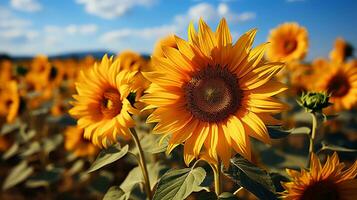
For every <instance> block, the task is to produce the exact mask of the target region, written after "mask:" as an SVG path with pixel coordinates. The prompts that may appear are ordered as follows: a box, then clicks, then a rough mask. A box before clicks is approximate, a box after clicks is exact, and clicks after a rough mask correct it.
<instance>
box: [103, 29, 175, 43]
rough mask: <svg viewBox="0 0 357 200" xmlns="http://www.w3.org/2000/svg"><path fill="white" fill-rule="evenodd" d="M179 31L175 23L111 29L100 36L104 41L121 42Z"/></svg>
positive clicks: (157, 36) (155, 37)
mask: <svg viewBox="0 0 357 200" xmlns="http://www.w3.org/2000/svg"><path fill="white" fill-rule="evenodd" d="M176 31H177V27H176V26H173V25H162V26H157V27H150V28H143V29H129V28H125V29H118V30H114V31H109V32H107V33H105V34H103V35H102V36H101V37H100V39H99V40H100V41H101V42H103V43H113V42H120V41H121V40H123V39H125V38H136V39H144V40H153V39H154V40H156V39H157V38H160V37H164V36H166V35H169V34H173V33H175V32H176Z"/></svg>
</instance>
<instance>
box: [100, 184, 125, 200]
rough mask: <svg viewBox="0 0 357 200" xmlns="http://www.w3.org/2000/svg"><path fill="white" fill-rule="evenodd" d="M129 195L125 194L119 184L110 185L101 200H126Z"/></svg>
mask: <svg viewBox="0 0 357 200" xmlns="http://www.w3.org/2000/svg"><path fill="white" fill-rule="evenodd" d="M127 199H129V195H128V194H126V193H125V192H124V191H123V190H122V189H120V187H119V186H112V187H110V188H109V190H108V191H107V193H105V195H104V197H103V200H127Z"/></svg>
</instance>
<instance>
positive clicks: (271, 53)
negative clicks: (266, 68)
mask: <svg viewBox="0 0 357 200" xmlns="http://www.w3.org/2000/svg"><path fill="white" fill-rule="evenodd" d="M268 41H269V42H270V43H271V46H270V48H269V49H268V50H267V59H268V60H270V61H284V62H291V61H295V60H302V59H303V58H304V57H305V55H306V53H307V50H308V45H309V44H308V43H309V42H308V35H307V31H306V29H305V28H304V27H301V26H299V24H297V23H284V24H282V25H280V26H279V27H277V28H275V29H273V30H272V31H271V32H270V36H269V38H268Z"/></svg>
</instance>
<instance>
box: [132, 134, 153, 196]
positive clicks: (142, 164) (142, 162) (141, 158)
mask: <svg viewBox="0 0 357 200" xmlns="http://www.w3.org/2000/svg"><path fill="white" fill-rule="evenodd" d="M130 132H131V136H132V137H133V140H134V142H135V145H136V147H137V148H138V150H139V160H138V161H139V165H140V167H141V171H142V173H143V176H144V181H145V192H146V195H147V197H148V198H149V200H151V199H152V193H151V187H150V180H149V173H148V169H147V167H146V161H145V155H144V151H143V148H142V147H141V144H140V140H139V137H138V134H137V133H136V130H135V129H134V128H132V129H130Z"/></svg>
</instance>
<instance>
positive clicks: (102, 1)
mask: <svg viewBox="0 0 357 200" xmlns="http://www.w3.org/2000/svg"><path fill="white" fill-rule="evenodd" d="M76 2H77V3H79V4H83V5H84V7H85V10H86V12H88V13H89V14H92V15H96V16H99V17H101V18H104V19H114V18H117V17H120V16H123V15H125V14H127V13H128V12H129V11H130V10H132V9H133V8H134V7H137V6H144V7H148V6H151V5H152V4H153V3H155V2H156V0H76Z"/></svg>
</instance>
